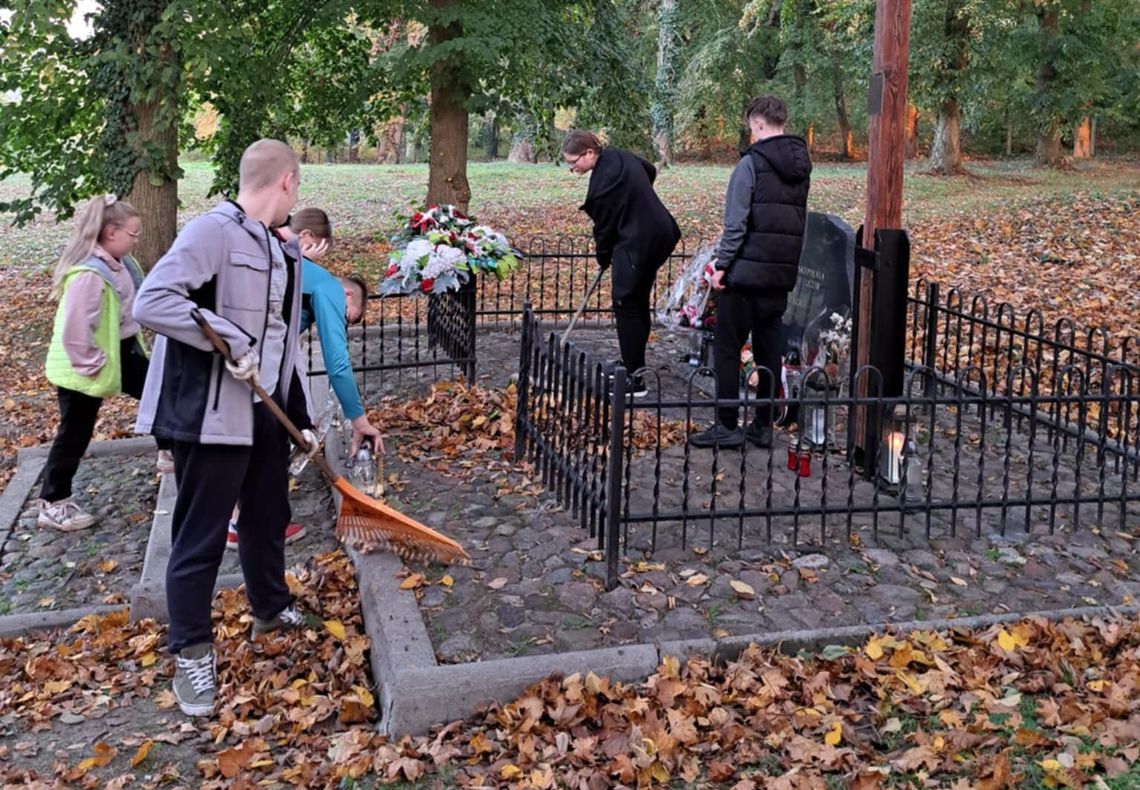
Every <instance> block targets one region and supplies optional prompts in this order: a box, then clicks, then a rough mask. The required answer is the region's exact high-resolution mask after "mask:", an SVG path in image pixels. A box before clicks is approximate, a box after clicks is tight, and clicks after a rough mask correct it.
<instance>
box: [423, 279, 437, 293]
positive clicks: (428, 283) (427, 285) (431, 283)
mask: <svg viewBox="0 0 1140 790" xmlns="http://www.w3.org/2000/svg"><path fill="white" fill-rule="evenodd" d="M433 287H435V280H433V279H432V278H430V277H427V278H425V279H424V281H423V282H421V283H420V290H421V291H423V292H424V293H426V294H429V293H431V289H432V288H433Z"/></svg>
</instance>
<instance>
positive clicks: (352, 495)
mask: <svg viewBox="0 0 1140 790" xmlns="http://www.w3.org/2000/svg"><path fill="white" fill-rule="evenodd" d="M190 315H191V316H192V317H193V319H194V321H195V323H197V324H198V326H199V327H201V328H202V332H203V333H205V335H206V337H207V338H209V340H210V342H211V343H213V344H214V348H216V349H217V350H218V353H220V354H221V355H222V356H223V357H225V358H226V359H230V358H231V357H230V349H229V345H228V344H227V343H226V341H225V340H223V339H222V338H221V337H220V336H219V335H218V333H217V332H215V331H214V328H213V327H212V326H210V325H209V323H207V322H206V319H205V317H204V316H203V315H202V314H201V313H200V312H199V311H198V310H197V309H195V310H192V311H191V312H190ZM249 385H250V387H252V388H253V391H254V392H255V393H256V394H257V396H258V397H259V398H261V402H262V403H264V404H265V406H266V408H268V409H269V411H270V412H272V413H273V416H274V417H276V418H277V420H278V422H280V423H281V424H282V425H283V426H285V430H286V431H288V432H289V436H290V437H291V438H292V439H293V441H294V443H296V445H297V446H298V447H306V442H305V439H304V437H303V436H302V435H301V432H300V431H299V430H298V429H297V426H296V425H294V424H293V421H292V420H290V419H289V417H288V416H287V415H286V414H285V412H284V411H283V410H282V409H281V407H280V406H278V405H277V403H276V402H275V401H274V400H273V399H272V398H271V397H270V396H269V395H268V394H267V393H266V392H265V390H264V389H262V387H261V385H260V384H258V383H257V382H255V381H252V380H251V381H250V382H249ZM312 461H313V463H314V464H316V465H317V467H318V468H319V469H320V470H321V472H323V473H324V475H325V477H326V478H328V481H329V483H331V484H332V486H333V487H334V488H335V489H336V490H337V491H338V492H340V495H341V499H340V513H339V514H338V516H337V522H336V532H337V535H338V536H339V537H340V538H341V540H353V541H360V542H362V543H366V544H378V545H382V546H386V547H388V548H390V549H391V550H392V551H393V553H395V554H397V555H398V556H400V557H401V558H402V559H404V560H408V561H410V562H431V561H433V560H434V561H436V562H441V563H444V564H461V565H465V564H467V563H468V562H470V561H471V558H470V557H469V556H468V554H467V552H466V551H464V550H463V547H462V546H460V545H459V544H458V543H456V542H455V541H454V540H452V539H451V538H449V537H447V536H446V535H442V534H440V533H438V532H436V531H435V530H434V529H432V528H431V527H428V526H425V525H424V524H421V523H419V522H418V521H416V520H415V519H412V518H409V517H408V516H405V515H404V514H403V513H401V512H399V511H398V510H394V509H393V508H390V507H388V506H387V505H385V504H383V503H382V502H377V501H376V500H375V499H373V498H372V497H370V496H367V495H365V494H363V493H361V492H360V491H357V490H356V489H355V488H353V487H352V485H350V484H349V482H348V481H347V480H345V479H344V478H343V477H342V476H341V475H338V474H337V473H336V472H335V471H333V469H332V467H331V466H329V464H328V461H326V460H325V459H324V456H322V455H321V454H320V453H314V454H313V456H312Z"/></svg>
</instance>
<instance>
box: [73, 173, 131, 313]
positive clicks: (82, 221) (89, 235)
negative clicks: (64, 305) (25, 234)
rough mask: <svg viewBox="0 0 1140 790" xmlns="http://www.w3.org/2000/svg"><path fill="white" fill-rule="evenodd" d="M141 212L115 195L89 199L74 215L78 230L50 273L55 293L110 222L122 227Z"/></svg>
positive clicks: (93, 248) (87, 255) (88, 252)
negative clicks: (69, 271)
mask: <svg viewBox="0 0 1140 790" xmlns="http://www.w3.org/2000/svg"><path fill="white" fill-rule="evenodd" d="M138 215H139V213H138V211H136V210H135V207H134V206H132V205H131V204H130V203H127V202H126V201H124V200H119V199H118V198H117V197H115V196H114V195H97V196H96V197H93V198H91V199H90V200H89V201H87V205H85V206H84V207H83V208H81V209H80V210H79V211H78V213H76V215H75V230H73V231H72V232H71V238H70V239H68V242H67V246H66V247H64V248H63V254H62V255H60V256H59V263H57V264H56V265H55V271H54V272H53V273H52V276H51V292H52V296H58V295H59V286H60V285H61V284H62V283H63V278H64V277H65V276H66V275H67V272H68V270H70V269H71V267H72V266H74V265H75V264H77V263H80V262H82V261H85V260H87V259H88V258H90V257H91V253H92V252H94V251H95V245H96V244H98V243H99V238H100V237H101V236H102V235H103V229H104V228H106V227H107V226H108V225H114V226H116V227H122V226H123V223H125V222H126V221H127V220H128V219H131V218H132V217H137V216H138Z"/></svg>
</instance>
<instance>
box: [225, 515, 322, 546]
mask: <svg viewBox="0 0 1140 790" xmlns="http://www.w3.org/2000/svg"><path fill="white" fill-rule="evenodd" d="M303 537H305V527H304V525H302V524H298V523H297V522H296V521H290V522H289V525H288V526H287V527H285V542H286V543H292V542H293V541H295V540H300V539H301V538H303ZM237 545H238V533H237V526H236V525H235V524H234V522H232V521H231V522H230V529H229V534H227V535H226V548H227V549H236V548H237Z"/></svg>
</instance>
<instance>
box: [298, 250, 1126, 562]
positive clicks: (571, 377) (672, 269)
mask: <svg viewBox="0 0 1140 790" xmlns="http://www.w3.org/2000/svg"><path fill="white" fill-rule="evenodd" d="M696 246H697V245H696V244H690V245H688V247H685V246H682V247H679V248H678V250H677V251H676V252H675V253H674V255H673V256H672V257H671V259H670V260H669V262H668V263H667V264H666V266H665V267H664V268H663V270H662V271H661V272H660V273H659V276H658V280H657V290H658V292H662V291H663V289H666V288H668V287H669V286H670V285H671V284H672V282H673V280H674V278H675V277H676V276H677V274H678V273H679V272H680V270H681V269H682V267H683V266H684V262H685V261H686V260H687V259H688V257H689V256H690V254H691V252H692V251H694V250H695V249H696ZM526 256H527V257H526V260H525V262H524V265H523V266H522V267H521V268H520V269H519V270H518V271H517V272H515V273H514V274H513V275H512V276H511V277H509V278H507V279H505V280H503V281H495V280H487V279H484V280H482V281H480V283H479V286H478V289H477V290H471V289H468V290H467V291H465V292H461V293H457V294H451V295H446V296H445V297H442V298H440V299H439V300H437V301H430V300H423V299H414V298H413V299H379V298H375V297H373V298H372V300H371V306H370V309H369V314H368V319H367V327H366V329H365V331H363V332H361V333H360V334H359V336H358V337H356V339H354V341H353V342H354V343H358V344H360V346H361V349H360V351H361V352H362V353H361V354H359V355H358V358H361V359H363V360H364V363H363V364H360V365H357V366H356V367H355V369H356V370H357V371H358V372H361V373H362V374H365V376H367V374H369V373H374V372H378V371H382V372H383V374H382V375H392V374H394V375H397V376H399V375H403V374H404V373H405V372H406V371H409V370H413V371H415V373H416V375H419V374H420V373H421V372H422V373H424V374H426V375H427V376H429V377H431V378H438V377H441V376H448V375H455V374H456V373H466V374H467V375H469V376H470V375H472V374H473V372H474V367H475V363H476V358H477V342H478V336H477V330H479V329H494V328H499V327H503V326H515V325H517V326H519V328H520V330H521V331H520V356H519V373H520V379H519V382H520V383H519V398H518V403H519V407H518V413H517V415H516V420H517V426H516V428H517V432H516V437H517V442H518V446H517V448H516V450H517V454H516V457H517V458H519V459H523V458H526V459H529V460H531V461H533V462H534V463H535V464H536V466H537V468H538V469H539V470H540V471H541V473H542V476H543V479H544V480H545V481H546V484H547V485H548V486H549V488H550V490H551V491H553V492H554V493H555V494H556V496H557V497H558V499H559V500H560V501H561V502H562V503H564V504H565V505H566V506H567V507H568V508H569V509H570V510H571V511H572V512H573V513H574V514H575V515H576V516H577V517H578V518H579V519H580V521H581V523H582V525H583V527H584V528H586V529H587V530H589V533H590V534H591V535H592V536H596V537H597V539H598V543H599V546H600V547H601V546H604V547H605V548H606V550H607V563H608V568H609V571H610V580H611V583H613V582H614V581H616V573H617V560H618V557H619V551H620V547H621V546H622V545H623V544H624V545H627V546H628V541H629V539H630V534H631V530H634V531H642V532H644V531H645V530H648V538H647V545H648V546H649V548H650V549H653V548H655V547H656V546H657V545H658V539H659V536H660V535H662V534H667V535H668V537H669V539H670V540H679V541H680V542H681V543H682V544H685V543H686V542H688V541H691V540H692V539H693V535H694V533H693V529H694V528H696V527H697V526H698V525H699V526H700V527H701V529H702V530H703V532H704V534H705V535H707V537H706V539H707V540H710V541H711V540H712V539H713V538H714V536H721V537H722V538H723V530H724V529H734V530H735V531H734V533H733V537H734V538H735V540H736V542H737V543H738V545H743V543H744V542H745V541H746V540H748V539H752V538H754V537H757V536H760V537H762V538H764V539H765V540H767V539H770V538H771V536H772V535H773V531H774V530H776V529H783V530H785V531H786V532H788V533H789V534H790V535H791V537H792V540H793V541H798V540H799V539H800V537H801V535H802V534H804V533H803V530H811V534H812V535H813V536H815V535H818V536H819V537H820V538H823V537H826V535H827V534H828V533H829V532H830V531H832V530H834V529H841V530H843V531H844V532H846V533H848V534H853V533H854V532H855V531H858V530H862V529H867V530H869V531H870V533H871V534H873V535H877V534H878V531H879V529H880V528H881V527H883V525H884V524H886V525H888V526H892V527H894V528H895V529H896V530H898V531H903V530H906V529H908V528H909V529H912V530H913V529H915V528H921V529H922V530H923V531H924V532H925V533H926V535H927V536H930V535H933V534H943V533H945V534H951V535H953V534H957V533H959V532H961V531H972V532H973V533H974V534H980V532H981V531H983V530H985V529H994V530H996V531H1004V530H1007V529H1020V530H1032V529H1038V528H1044V529H1048V530H1053V529H1056V528H1057V526H1058V525H1059V524H1060V523H1067V524H1071V525H1073V526H1075V527H1079V526H1081V525H1082V524H1084V523H1086V522H1087V521H1088V520H1089V519H1090V518H1091V519H1095V520H1096V521H1097V522H1103V523H1117V524H1120V525H1123V524H1125V521H1126V520H1127V519H1135V518H1136V517H1137V501H1138V498H1140V494H1138V486H1137V475H1138V472H1140V339H1137V338H1135V337H1127V338H1114V337H1112V336H1111V335H1110V334H1109V333H1107V332H1105V331H1104V330H1102V329H1096V328H1094V329H1088V330H1082V329H1080V328H1079V327H1078V326H1077V325H1076V324H1075V323H1074V322H1073V321H1071V320H1070V319H1067V318H1062V319H1059V320H1056V321H1054V322H1053V323H1052V324H1047V322H1046V321H1045V318H1044V315H1043V314H1042V313H1041V312H1040V311H1038V310H1030V311H1028V312H1026V313H1024V314H1023V315H1019V314H1018V312H1017V311H1016V310H1015V309H1014V308H1013V307H1012V306H1011V305H1008V304H1005V303H1002V304H997V305H991V304H989V303H988V302H987V300H986V299H985V298H984V297H981V296H978V297H972V298H970V297H967V296H965V295H963V294H962V293H961V292H959V291H958V290H956V289H949V290H946V291H943V290H942V289H941V288H940V286H939V285H938V284H937V283H933V282H927V281H919V282H918V283H916V285H915V287H914V291H913V293H912V295H911V296H910V297H909V298H908V305H907V309H908V311H909V312H908V329H909V331H908V337H907V338H906V350H907V368H908V376H907V378H906V384H905V389H904V391H903V392H902V393H893V394H890V395H889V396H886V395H883V393H882V392H881V386H880V382H881V377H880V376H879V374H878V372H877V371H876V370H874V369H872V368H867V369H864V370H861V371H857V372H856V374H855V376H856V377H861V378H863V379H865V380H866V381H867V383H868V385H869V389H868V395H867V397H865V398H864V397H860V398H854V397H852V396H851V394H850V393H851V392H859V391H860V390H859V389H858V388H851V387H850V386H846V387H844V386H842V385H843V382H835V381H834V380H832V379H831V378H830V377H829V375H828V373H827V372H826V371H822V370H813V371H807V372H806V373H805V376H806V378H808V379H813V380H814V381H816V383H817V384H818V385H819V386H815V387H803V388H801V389H800V392H799V394H798V396H797V397H793V398H786V399H785V398H765V399H763V400H764V401H766V402H767V404H768V405H770V406H772V407H773V408H775V409H777V410H782V409H783V408H785V407H793V408H794V410H796V411H797V412H798V414H799V415H800V419H799V423H800V426H799V427H797V429H796V430H795V432H792V433H780V434H778V436H779V438H778V440H777V443H776V446H775V447H774V448H765V449H760V448H754V447H751V446H749V445H747V444H746V445H744V446H743V447H742V448H740V449H735V450H717V451H707V450H706V451H701V450H694V449H693V448H691V447H689V446H688V445H687V444H686V443H685V442H684V438H685V436H687V434H688V433H689V432H691V430H692V429H693V427H694V426H693V424H692V423H694V422H700V421H702V420H707V421H711V419H712V415H713V412H714V410H715V407H716V405H717V402H716V401H715V400H713V399H712V398H711V397H710V396H707V395H706V394H705V393H706V392H715V383H714V382H713V381H712V372H711V371H708V370H698V371H696V372H694V373H693V374H692V375H691V376H690V377H689V378H688V381H687V382H685V384H684V385H683V386H678V387H677V389H678V390H679V391H677V392H669V393H662V392H661V388H660V386H657V387H653V386H651V391H652V392H653V393H655V394H656V397H654V398H651V399H647V400H636V401H635V400H633V399H631V398H629V397H628V394H629V393H628V388H627V384H626V374H627V371H623V370H621V369H620V368H619V369H615V370H612V371H611V370H607V369H606V366H605V364H604V363H603V362H602V361H601V360H600V359H598V358H596V357H595V356H593V355H592V354H591V353H590V352H587V351H586V350H584V349H583V348H582V347H579V346H578V345H576V344H573V343H570V344H567V345H565V346H564V347H563V346H562V345H561V344H560V343H559V340H558V338H557V336H555V335H552V334H550V331H549V330H551V329H553V328H554V327H556V326H557V325H559V324H560V323H562V322H563V321H564V320H565V319H567V318H568V317H569V315H570V314H571V313H572V312H573V311H574V310H576V309H577V307H578V306H579V305H580V304H581V300H582V299H583V298H584V296H585V294H586V292H587V290H588V287H589V282H590V280H591V279H592V276H593V273H594V272H595V271H596V270H595V269H594V264H593V261H592V250H591V244H590V243H589V242H588V241H582V240H570V239H558V240H554V241H550V240H542V239H538V240H533V241H531V242H529V243H528V244H527V245H526ZM531 302H533V304H530V303H531ZM585 314H586V316H587V317H590V318H594V319H596V320H597V321H600V322H603V323H608V322H610V321H612V312H611V309H610V296H609V285H608V283H606V282H604V281H603V285H602V287H601V288H599V289H598V292H597V293H595V294H594V295H593V296H592V297H591V299H590V303H589V305H588V306H587V309H586V311H585ZM313 372H314V373H321V372H323V371H318V370H314V371H313ZM611 373H612V374H613V376H612V378H611V376H610V374H611ZM647 374H648V375H649V376H651V377H653V376H655V375H656V374H655V373H654V372H652V371H648V372H647ZM651 383H653V382H651ZM851 383H855V382H853V381H852V382H848V384H851ZM363 384H364V389H365V397H366V398H368V397H369V393H368V386H369V384H368V378H367V377H366V378H365V379H364V382H363ZM837 385H838V386H837ZM759 402H760V400H759V399H758V398H757V396H756V395H755V394H747V395H746V396H745V397H742V398H741V399H739V400H736V401H726V402H724V403H722V404H721V405H732V406H735V407H737V408H740V409H742V410H744V411H745V413H747V411H748V410H750V409H753V408H755V406H756V405H757V403H759ZM857 405H858V406H867V407H868V409H869V413H871V414H874V415H876V417H877V419H879V420H880V421H884V424H885V421H886V420H887V419H888V418H890V419H895V420H896V421H897V422H898V425H899V426H901V430H897V431H895V433H898V434H899V438H898V441H899V443H900V447H901V448H902V449H903V452H900V453H895V452H893V449H892V446H891V444H890V441H889V437H885V441H884V443H883V447H884V448H885V449H884V452H883V453H880V452H877V451H876V452H874V453H873V454H872V456H871V457H869V458H866V459H863V460H864V462H865V467H864V468H856V467H854V466H853V465H851V464H850V463H849V461H848V457H847V456H845V455H843V454H842V453H841V452H840V453H834V452H826V451H825V450H826V449H827V448H828V447H833V448H839V449H840V450H842V449H844V448H847V447H848V444H849V442H848V436H847V435H846V431H845V428H844V426H845V422H846V419H845V418H846V413H847V412H848V411H850V410H851V409H852V408H854V407H855V406H857ZM896 427H898V426H896ZM881 433H884V434H885V433H887V432H886V431H885V430H884V431H881ZM821 435H822V436H823V437H824V438H823V439H821V438H820V436H821ZM887 454H889V455H887ZM884 457H888V458H890V459H893V460H891V461H890V463H898V466H897V467H896V468H894V469H893V470H892V469H891V468H890V467H889V466H888V467H887V468H886V470H885V471H886V472H887V474H886V475H885V477H886V478H887V480H886V481H884V480H883V479H880V478H881V477H884V476H883V475H881V474H880V469H879V466H880V463H881V462H882V459H883V458H884ZM900 459H901V460H900ZM791 465H795V467H796V468H795V470H794V471H793V470H792V469H790V468H789V466H791ZM805 471H806V472H807V475H804V474H803V473H804V472H805ZM890 478H899V480H898V481H895V482H891V480H890ZM664 526H668V527H669V529H667V530H666V532H665V533H660V532H659V528H661V527H664ZM678 527H679V528H678Z"/></svg>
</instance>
